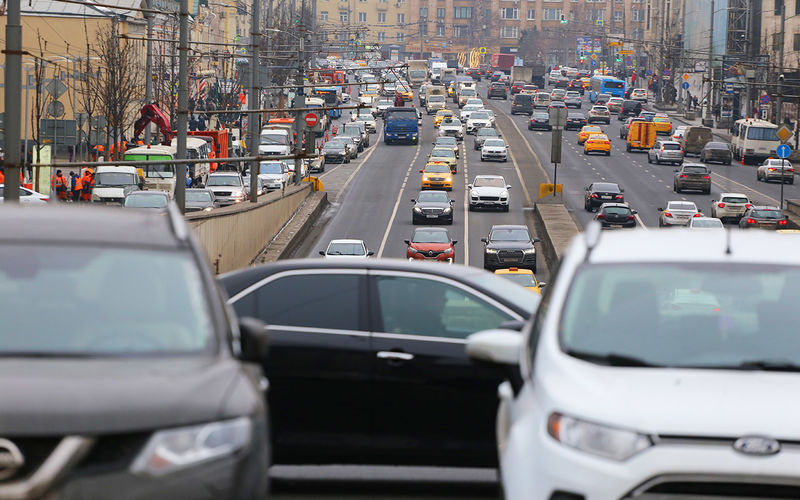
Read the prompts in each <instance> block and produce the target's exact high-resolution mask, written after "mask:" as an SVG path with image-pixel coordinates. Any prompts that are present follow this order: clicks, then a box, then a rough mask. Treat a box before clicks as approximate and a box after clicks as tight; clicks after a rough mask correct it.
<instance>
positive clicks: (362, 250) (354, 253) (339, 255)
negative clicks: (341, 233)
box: [319, 239, 375, 259]
mask: <svg viewBox="0 0 800 500" xmlns="http://www.w3.org/2000/svg"><path fill="white" fill-rule="evenodd" d="M374 253H375V252H370V251H369V250H368V249H367V244H366V243H364V240H344V239H342V240H331V242H330V243H328V248H327V249H325V250H320V251H319V254H320V255H322V256H323V257H325V258H326V259H366V258H367V257H369V256H371V255H374Z"/></svg>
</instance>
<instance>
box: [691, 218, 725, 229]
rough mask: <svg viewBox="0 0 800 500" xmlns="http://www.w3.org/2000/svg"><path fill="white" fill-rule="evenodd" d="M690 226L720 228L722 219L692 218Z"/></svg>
mask: <svg viewBox="0 0 800 500" xmlns="http://www.w3.org/2000/svg"><path fill="white" fill-rule="evenodd" d="M692 227H704V228H705V227H718V228H722V227H723V225H722V221H720V220H719V219H694V220H693V221H692Z"/></svg>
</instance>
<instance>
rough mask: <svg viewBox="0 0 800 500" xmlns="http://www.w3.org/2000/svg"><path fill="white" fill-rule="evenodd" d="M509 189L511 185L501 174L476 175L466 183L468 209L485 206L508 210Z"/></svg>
mask: <svg viewBox="0 0 800 500" xmlns="http://www.w3.org/2000/svg"><path fill="white" fill-rule="evenodd" d="M509 189H511V186H510V185H508V184H506V180H505V179H504V178H503V176H501V175H476V176H475V179H474V180H473V181H472V184H468V185H467V191H468V198H469V209H470V211H472V210H475V209H476V208H479V207H485V208H499V209H501V210H503V211H504V212H508V206H509V200H510V198H509V195H508V190H509Z"/></svg>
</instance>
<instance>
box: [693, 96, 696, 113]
mask: <svg viewBox="0 0 800 500" xmlns="http://www.w3.org/2000/svg"><path fill="white" fill-rule="evenodd" d="M692 100H693V101H694V109H695V110H697V96H694V97H692Z"/></svg>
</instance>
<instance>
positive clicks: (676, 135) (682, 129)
mask: <svg viewBox="0 0 800 500" xmlns="http://www.w3.org/2000/svg"><path fill="white" fill-rule="evenodd" d="M688 128H689V126H688V125H679V126H677V127H675V131H674V132H673V133H672V140H673V141H676V142H681V139H682V138H683V134H685V133H686V129H688Z"/></svg>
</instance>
